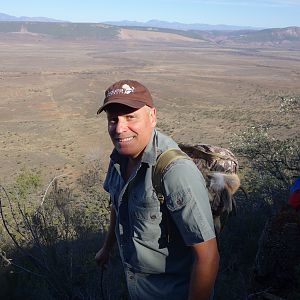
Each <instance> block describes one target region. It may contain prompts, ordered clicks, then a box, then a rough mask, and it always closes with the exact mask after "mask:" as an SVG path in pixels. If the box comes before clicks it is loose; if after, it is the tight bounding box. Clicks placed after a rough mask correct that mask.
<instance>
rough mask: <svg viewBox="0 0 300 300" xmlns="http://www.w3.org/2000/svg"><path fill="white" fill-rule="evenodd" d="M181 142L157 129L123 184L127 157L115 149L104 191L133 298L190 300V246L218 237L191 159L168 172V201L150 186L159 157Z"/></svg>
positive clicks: (180, 161)
mask: <svg viewBox="0 0 300 300" xmlns="http://www.w3.org/2000/svg"><path fill="white" fill-rule="evenodd" d="M169 148H178V145H177V144H176V143H175V142H174V141H173V140H172V139H171V138H169V137H167V136H165V135H163V134H161V133H160V132H158V131H157V130H153V134H152V137H151V139H150V142H149V144H148V145H147V147H146V149H145V150H144V153H143V155H142V158H141V162H140V164H139V166H138V168H137V170H136V172H134V174H132V175H131V177H130V178H129V180H128V181H127V182H125V181H124V180H123V177H122V175H121V174H122V172H123V170H125V168H126V164H127V158H126V157H124V156H121V155H119V154H118V152H117V151H116V150H114V151H113V152H112V154H111V161H110V165H109V169H108V172H107V176H106V179H105V182H104V189H105V190H106V191H107V192H108V193H110V196H111V199H112V205H113V208H114V209H115V211H116V216H117V218H116V227H115V228H116V230H115V233H116V237H117V242H118V246H119V249H120V255H121V258H122V261H123V265H124V269H125V274H126V280H127V285H128V290H129V294H130V297H131V299H145V300H148V299H155V300H156V299H172V300H176V299H186V298H187V297H188V287H189V279H190V274H191V268H192V264H193V254H192V250H191V247H189V246H191V245H193V244H197V243H201V242H203V241H205V240H209V239H212V238H214V237H215V232H214V226H213V220H212V214H211V209H210V204H209V200H208V194H207V190H206V185H205V181H204V178H203V176H202V174H201V173H200V171H199V170H198V168H197V167H196V165H195V164H194V163H193V162H192V161H191V160H187V159H178V160H175V161H173V162H172V163H171V164H170V165H169V166H168V167H167V168H166V170H165V171H164V174H163V187H164V196H165V204H163V205H161V204H160V202H159V200H158V198H157V195H156V192H155V190H154V188H153V186H152V169H153V167H154V165H155V163H156V158H157V156H158V155H159V154H160V153H162V152H163V151H165V150H167V149H169Z"/></svg>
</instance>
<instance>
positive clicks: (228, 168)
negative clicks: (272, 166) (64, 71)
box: [152, 144, 240, 238]
mask: <svg viewBox="0 0 300 300" xmlns="http://www.w3.org/2000/svg"><path fill="white" fill-rule="evenodd" d="M179 148H180V149H176V148H171V149H168V150H166V151H164V152H163V153H162V154H160V155H159V156H158V157H157V160H156V164H155V166H154V168H153V172H152V184H153V187H154V190H155V191H156V194H157V197H158V199H159V201H160V203H161V205H162V204H163V203H164V194H163V188H162V174H163V172H164V169H165V168H166V167H167V166H168V165H169V164H170V163H171V162H173V161H174V160H176V159H190V160H193V161H194V163H195V164H196V166H197V167H198V169H199V170H200V171H201V173H202V175H203V177H204V179H205V182H206V187H207V190H208V196H209V202H210V206H211V210H212V216H213V221H214V227H215V232H216V236H217V238H218V237H219V234H220V232H221V230H222V229H223V228H224V225H225V223H226V221H227V219H228V217H229V215H230V214H232V213H235V212H236V202H235V200H234V198H233V195H234V194H235V192H236V191H237V190H238V188H239V187H240V179H239V177H238V175H237V171H238V161H237V159H236V157H235V156H234V154H233V153H232V152H231V151H230V150H228V149H225V148H222V147H218V146H213V145H208V144H197V145H186V144H179Z"/></svg>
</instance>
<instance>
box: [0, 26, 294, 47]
mask: <svg viewBox="0 0 300 300" xmlns="http://www.w3.org/2000/svg"><path fill="white" fill-rule="evenodd" d="M0 34H1V38H5V37H6V38H23V39H24V38H26V37H27V38H30V37H31V38H33V37H35V38H55V39H66V40H77V41H79V40H102V41H104V40H105V41H119V40H128V39H131V40H135V41H149V42H170V41H173V42H177V41H185V42H198V41H199V42H201V43H207V44H210V45H219V46H226V47H227V46H229V47H231V46H237V47H239V46H242V47H265V46H266V47H288V48H291V49H292V48H293V49H299V48H300V27H287V28H269V29H263V30H249V29H248V30H178V29H169V28H158V27H152V26H149V27H144V26H140V27H139V26H116V25H108V24H101V23H71V22H41V21H39V22H37V21H35V22H32V21H22V22H15V21H6V22H5V21H2V22H0Z"/></svg>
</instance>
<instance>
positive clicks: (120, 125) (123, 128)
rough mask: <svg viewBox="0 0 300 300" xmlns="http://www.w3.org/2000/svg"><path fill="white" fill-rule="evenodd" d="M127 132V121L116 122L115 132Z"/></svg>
mask: <svg viewBox="0 0 300 300" xmlns="http://www.w3.org/2000/svg"><path fill="white" fill-rule="evenodd" d="M126 130H127V121H126V120H123V119H119V120H118V124H117V126H116V132H117V133H121V132H124V131H126Z"/></svg>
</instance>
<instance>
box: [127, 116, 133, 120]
mask: <svg viewBox="0 0 300 300" xmlns="http://www.w3.org/2000/svg"><path fill="white" fill-rule="evenodd" d="M126 119H127V120H132V119H134V116H133V115H128V116H126Z"/></svg>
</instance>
